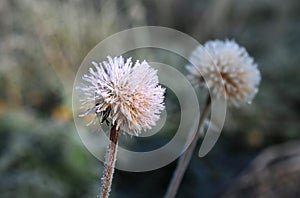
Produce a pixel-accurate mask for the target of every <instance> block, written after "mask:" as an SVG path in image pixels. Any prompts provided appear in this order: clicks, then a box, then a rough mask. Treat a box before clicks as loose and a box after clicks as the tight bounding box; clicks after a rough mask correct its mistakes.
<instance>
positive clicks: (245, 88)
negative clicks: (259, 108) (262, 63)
mask: <svg viewBox="0 0 300 198" xmlns="http://www.w3.org/2000/svg"><path fill="white" fill-rule="evenodd" d="M190 60H191V62H193V63H196V65H195V66H194V65H187V70H188V71H189V72H190V75H189V77H190V78H191V79H192V80H193V81H196V83H197V84H200V85H205V83H206V85H207V87H208V88H209V90H210V93H211V94H212V96H213V97H217V98H220V97H222V96H224V92H223V90H224V91H225V95H226V97H227V100H228V102H229V105H234V106H239V105H242V104H245V103H251V101H252V99H253V98H254V96H255V95H256V93H257V91H258V88H257V87H258V85H259V83H260V80H261V76H260V72H259V70H258V69H257V64H255V63H254V61H253V58H251V57H250V56H249V54H248V53H247V51H246V49H245V48H244V47H241V46H239V45H238V44H237V43H236V42H235V41H233V40H226V41H220V40H215V41H208V42H206V43H205V44H204V49H203V47H201V46H199V47H197V48H196V49H195V50H194V51H193V52H192V54H191V56H190ZM220 75H221V77H222V78H219V76H220Z"/></svg>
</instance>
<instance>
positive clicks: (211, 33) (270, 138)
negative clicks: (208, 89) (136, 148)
mask: <svg viewBox="0 0 300 198" xmlns="http://www.w3.org/2000/svg"><path fill="white" fill-rule="evenodd" d="M299 13H300V4H299V2H298V1H297V0H288V1H281V0H262V1H258V0H242V1H238V0H224V1H223V0H213V1H196V0H189V1H183V0H176V1H171V0H166V1H159V0H153V1H146V0H143V1H138V0H129V1H121V0H118V1H116V0H111V1H104V0H102V1H96V0H95V1H79V0H74V1H71V0H53V1H46V0H11V1H9V0H3V1H1V2H0V36H1V41H0V89H1V92H0V136H1V138H0V143H1V144H0V194H1V197H32V196H34V197H89V196H91V197H95V194H96V192H97V185H98V183H99V178H100V176H99V175H100V173H101V165H100V162H98V161H97V160H95V158H94V157H92V156H91V155H90V154H89V153H88V152H87V150H86V149H85V148H84V146H83V145H82V143H81V142H80V140H79V138H78V135H77V134H76V131H75V128H74V124H73V120H72V112H71V90H72V86H73V80H74V76H75V73H76V71H77V69H78V67H79V65H80V63H81V61H82V60H83V58H84V57H85V55H86V54H87V53H88V52H89V51H90V50H91V49H92V48H93V47H94V46H95V45H96V44H97V43H98V42H100V41H101V40H103V39H104V38H106V37H107V36H109V35H111V34H113V33H116V32H118V31H121V30H124V29H127V28H130V27H135V26H141V25H160V26H167V27H171V28H175V29H177V30H180V31H183V32H185V33H187V34H189V35H191V36H193V37H194V38H196V39H197V40H199V41H200V42H205V41H206V40H208V39H215V38H219V39H225V38H234V39H236V40H237V42H238V43H240V44H241V45H243V46H245V47H246V48H247V49H248V51H249V53H250V54H251V55H252V56H253V57H254V58H255V60H256V61H257V62H258V65H259V68H260V70H261V72H262V83H261V86H260V92H259V93H258V95H257V97H256V99H255V100H254V102H253V104H252V105H251V106H249V107H245V108H243V109H239V110H234V109H232V110H230V111H229V112H228V117H227V119H226V126H225V128H224V130H223V133H222V136H221V138H220V140H219V142H218V144H217V145H216V148H215V149H214V150H213V152H212V153H211V154H210V155H209V156H208V157H207V158H204V159H198V158H197V157H196V156H195V158H194V159H193V161H192V164H191V167H190V169H189V170H188V172H187V175H186V178H185V180H184V182H183V186H182V190H181V191H180V193H179V197H198V196H203V197H213V196H217V194H218V193H220V192H222V191H223V190H224V189H225V188H226V187H228V185H230V182H231V181H232V180H233V179H234V177H235V176H236V175H237V174H238V173H239V171H241V170H242V169H243V168H244V167H245V166H247V164H248V163H249V161H250V160H251V159H252V158H253V157H254V156H255V155H256V154H257V152H258V151H260V150H262V149H263V148H266V147H268V146H270V145H273V144H278V143H282V142H286V141H290V140H294V139H299V137H300V134H299V130H300V124H299V120H300V102H299V101H300V89H299V87H298V85H299V84H300V70H299V68H298V64H299V62H300V57H299V56H298V55H297V53H298V52H299V51H300V26H299V21H300V14H299ZM164 57H165V56H164ZM168 61H169V62H172V61H173V62H174V61H175V59H172V56H170V57H168ZM170 128H172V127H170ZM163 138H165V137H163ZM220 163H224V166H222V167H220V166H219V164H220ZM174 165H175V163H172V164H171V165H169V166H167V167H165V168H162V169H160V170H157V171H151V172H149V173H139V174H136V173H126V172H122V171H117V174H116V177H115V181H114V182H115V183H114V187H113V193H112V196H113V197H142V195H144V197H153V196H155V197H156V196H162V195H163V193H164V191H165V188H166V186H167V183H168V180H169V177H170V176H171V171H172V170H173V169H174ZM137 181H138V182H137ZM140 181H143V182H140ZM216 191H217V192H216ZM145 194H146V195H145Z"/></svg>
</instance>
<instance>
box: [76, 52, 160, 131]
mask: <svg viewBox="0 0 300 198" xmlns="http://www.w3.org/2000/svg"><path fill="white" fill-rule="evenodd" d="M92 64H93V65H94V67H95V69H96V71H94V69H93V68H90V69H89V73H88V74H85V75H84V76H83V77H82V79H83V80H84V81H86V82H87V84H82V85H81V86H80V87H77V89H79V90H80V91H81V92H82V96H83V98H81V100H80V101H81V107H82V109H83V110H84V113H83V114H82V115H81V116H87V115H94V116H95V118H94V119H93V123H95V121H96V120H97V118H98V119H99V120H100V122H101V123H103V122H106V123H109V124H112V125H116V126H117V129H118V130H121V131H123V132H126V133H128V134H130V135H138V134H139V133H140V132H141V130H142V129H143V130H145V129H150V128H151V126H154V125H155V124H156V121H157V120H159V118H160V115H159V114H160V112H161V111H162V110H163V109H164V103H163V100H164V92H165V89H164V88H162V87H161V86H160V85H159V84H158V76H157V71H156V70H155V69H153V68H151V67H150V66H149V65H148V63H147V62H146V61H143V62H142V63H140V62H139V61H136V63H135V64H134V66H133V63H132V61H131V58H128V59H127V60H126V62H125V61H124V59H123V57H122V56H120V57H115V58H114V59H112V58H111V57H108V62H107V61H103V62H102V63H96V62H92Z"/></svg>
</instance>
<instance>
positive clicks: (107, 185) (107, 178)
mask: <svg viewBox="0 0 300 198" xmlns="http://www.w3.org/2000/svg"><path fill="white" fill-rule="evenodd" d="M109 139H110V143H109V145H108V148H107V153H106V156H105V164H104V170H103V176H102V179H101V188H100V194H99V196H100V198H107V197H108V196H109V192H110V190H111V184H112V179H113V174H114V170H115V163H116V155H117V148H118V130H117V127H116V126H115V125H114V126H113V127H112V128H111V131H110V138H109Z"/></svg>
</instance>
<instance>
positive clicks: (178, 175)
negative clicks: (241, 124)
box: [165, 96, 211, 198]
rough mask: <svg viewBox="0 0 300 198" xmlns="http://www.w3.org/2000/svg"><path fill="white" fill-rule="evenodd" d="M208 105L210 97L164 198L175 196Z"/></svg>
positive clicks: (195, 143) (198, 135)
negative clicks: (193, 136)
mask: <svg viewBox="0 0 300 198" xmlns="http://www.w3.org/2000/svg"><path fill="white" fill-rule="evenodd" d="M210 104H211V99H210V96H208V97H207V99H206V103H205V106H204V109H203V112H202V114H201V116H200V120H199V123H198V127H197V129H196V130H197V131H196V135H195V138H194V139H193V140H192V142H191V144H190V145H189V147H188V148H187V150H186V151H185V152H184V153H183V154H182V155H181V156H180V158H179V160H178V164H177V167H176V169H175V171H174V173H173V177H172V179H171V182H170V183H169V187H168V190H167V193H166V195H165V198H174V197H175V196H176V194H177V191H178V188H179V185H180V183H181V181H182V179H183V176H184V173H185V171H186V169H187V167H188V165H189V162H190V161H191V158H192V156H193V152H194V150H195V148H196V145H197V142H198V140H199V138H200V135H201V130H200V129H201V127H202V125H203V123H204V120H205V118H206V116H207V115H208V113H209V109H210Z"/></svg>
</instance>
